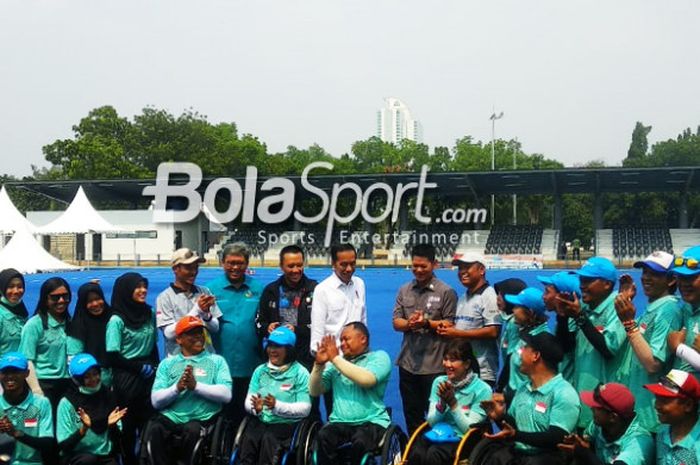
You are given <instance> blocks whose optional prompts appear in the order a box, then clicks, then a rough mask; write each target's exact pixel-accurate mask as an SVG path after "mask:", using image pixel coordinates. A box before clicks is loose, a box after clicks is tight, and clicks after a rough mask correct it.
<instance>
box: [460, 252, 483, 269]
mask: <svg viewBox="0 0 700 465" xmlns="http://www.w3.org/2000/svg"><path fill="white" fill-rule="evenodd" d="M471 263H481V264H482V265H484V266H486V259H485V258H484V256H483V255H481V254H480V253H478V252H465V253H462V254H455V256H454V257H453V258H452V265H454V266H457V265H460V264H471Z"/></svg>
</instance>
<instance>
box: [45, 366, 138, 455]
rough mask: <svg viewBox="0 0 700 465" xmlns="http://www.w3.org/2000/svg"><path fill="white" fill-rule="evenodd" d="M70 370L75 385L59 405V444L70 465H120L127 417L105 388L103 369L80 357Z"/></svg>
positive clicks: (57, 429) (57, 424) (57, 419)
mask: <svg viewBox="0 0 700 465" xmlns="http://www.w3.org/2000/svg"><path fill="white" fill-rule="evenodd" d="M68 370H69V372H70V375H71V378H72V379H73V382H74V383H75V386H73V387H72V388H71V389H69V390H68V392H67V393H66V397H64V398H63V399H62V400H61V402H60V403H59V404H58V412H57V418H56V440H57V441H58V446H59V448H60V449H61V452H62V454H63V457H64V459H65V463H66V464H67V465H117V460H116V456H117V453H118V451H117V439H118V427H117V424H118V422H119V421H120V420H121V419H122V418H123V417H124V416H125V415H126V409H120V408H119V407H118V406H117V403H116V400H115V398H114V395H113V394H112V392H110V391H109V390H108V389H107V387H105V386H104V385H103V384H102V380H101V374H100V365H99V364H98V363H97V360H95V357H93V356H92V355H90V354H84V353H83V354H77V355H76V356H75V357H73V359H72V360H71V362H70V364H69V367H68Z"/></svg>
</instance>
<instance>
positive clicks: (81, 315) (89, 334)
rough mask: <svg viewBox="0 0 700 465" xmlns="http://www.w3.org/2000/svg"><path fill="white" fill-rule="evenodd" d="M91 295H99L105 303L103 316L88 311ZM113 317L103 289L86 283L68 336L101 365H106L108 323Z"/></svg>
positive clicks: (80, 292) (80, 293)
mask: <svg viewBox="0 0 700 465" xmlns="http://www.w3.org/2000/svg"><path fill="white" fill-rule="evenodd" d="M90 293H94V294H97V295H98V296H100V298H101V299H102V300H103V301H104V302H105V304H104V310H103V311H102V314H101V315H93V314H92V313H90V311H89V310H88V309H87V303H88V297H89V296H90ZM111 316H112V309H111V308H110V307H109V306H108V305H107V299H105V295H104V292H103V291H102V287H100V285H99V284H97V283H85V284H83V285H82V286H80V288H79V289H78V302H77V303H76V305H75V311H74V312H73V321H72V322H71V328H70V331H69V332H68V334H69V335H70V336H72V337H74V338H75V339H79V340H80V341H82V343H83V346H84V348H83V350H84V351H85V352H87V353H89V354H91V355H92V356H93V357H95V358H96V359H97V361H98V362H100V363H101V364H104V363H106V359H107V351H106V343H105V334H106V331H107V322H108V321H109V319H110V318H111Z"/></svg>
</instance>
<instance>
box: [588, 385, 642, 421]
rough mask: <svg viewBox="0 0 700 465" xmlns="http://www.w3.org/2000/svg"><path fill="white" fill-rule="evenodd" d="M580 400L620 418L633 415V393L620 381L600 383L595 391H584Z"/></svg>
mask: <svg viewBox="0 0 700 465" xmlns="http://www.w3.org/2000/svg"><path fill="white" fill-rule="evenodd" d="M581 400H582V401H583V403H584V404H586V405H588V406H589V407H591V408H602V409H605V410H609V411H611V412H615V413H617V414H618V415H620V416H621V417H622V418H632V417H633V416H634V395H632V393H631V392H630V390H629V389H627V386H624V385H622V384H620V383H608V384H601V385H599V386H598V387H596V388H595V391H584V392H582V393H581Z"/></svg>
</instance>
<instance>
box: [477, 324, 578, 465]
mask: <svg viewBox="0 0 700 465" xmlns="http://www.w3.org/2000/svg"><path fill="white" fill-rule="evenodd" d="M521 337H522V339H523V341H524V342H525V345H524V346H523V348H522V351H521V353H520V358H521V364H520V371H521V372H522V373H524V374H525V375H527V377H528V382H527V384H525V385H523V386H521V387H520V388H518V390H517V391H516V393H515V396H514V397H513V402H512V403H511V404H510V406H509V407H508V408H507V410H506V404H505V401H504V399H503V394H494V397H493V400H490V401H485V402H482V406H483V407H484V409H485V410H486V412H487V413H488V415H489V418H490V419H491V420H493V421H494V422H496V424H498V425H499V426H500V427H501V431H499V432H498V433H496V434H488V433H487V434H485V435H484V437H485V438H486V440H489V441H493V440H500V441H504V447H499V448H497V449H496V450H495V452H493V453H491V454H490V456H489V457H488V460H486V461H485V463H489V465H515V464H517V465H558V464H562V465H563V464H564V463H565V462H564V455H563V452H561V451H560V450H559V449H558V447H557V445H558V444H560V443H562V442H563V440H564V437H566V436H568V435H570V434H572V433H573V432H574V429H575V428H576V423H577V422H578V417H579V413H580V411H581V403H580V401H579V397H578V394H577V393H576V390H575V389H574V388H573V386H571V384H569V383H568V382H567V381H565V380H564V378H563V377H562V375H561V374H559V373H558V372H557V367H558V365H559V363H560V362H561V360H562V357H563V352H562V349H561V347H560V346H559V343H558V341H557V339H556V338H555V337H554V336H553V335H551V334H549V333H546V332H545V333H539V334H536V335H532V334H521Z"/></svg>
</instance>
